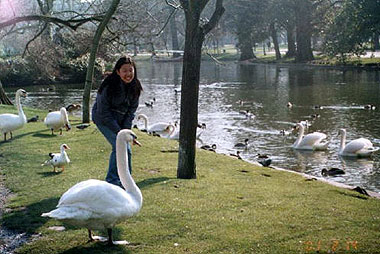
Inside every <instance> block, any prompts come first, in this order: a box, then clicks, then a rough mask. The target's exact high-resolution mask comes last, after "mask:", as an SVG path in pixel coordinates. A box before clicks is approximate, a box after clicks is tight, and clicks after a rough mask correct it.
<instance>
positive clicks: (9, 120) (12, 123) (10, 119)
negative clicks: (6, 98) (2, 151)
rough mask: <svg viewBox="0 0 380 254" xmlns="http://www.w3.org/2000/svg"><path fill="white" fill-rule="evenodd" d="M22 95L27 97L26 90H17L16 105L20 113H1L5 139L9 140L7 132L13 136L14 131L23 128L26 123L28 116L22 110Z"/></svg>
mask: <svg viewBox="0 0 380 254" xmlns="http://www.w3.org/2000/svg"><path fill="white" fill-rule="evenodd" d="M20 96H23V97H26V92H25V90H23V89H18V90H17V91H16V100H15V101H16V106H17V110H18V115H15V114H10V113H5V114H1V115H0V132H1V133H3V135H4V141H6V140H7V133H8V132H9V133H10V135H11V139H12V138H13V136H12V131H14V130H17V129H20V128H22V127H23V126H24V125H25V124H26V116H25V114H24V111H23V110H22V106H21V101H20Z"/></svg>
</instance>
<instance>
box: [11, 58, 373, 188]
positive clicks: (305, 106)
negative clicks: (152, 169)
mask: <svg viewBox="0 0 380 254" xmlns="http://www.w3.org/2000/svg"><path fill="white" fill-rule="evenodd" d="M138 68H139V69H138V75H139V78H140V79H141V81H142V83H143V87H144V93H143V94H142V98H141V100H140V107H139V109H138V113H144V114H146V115H147V116H148V117H149V121H150V122H151V123H154V122H156V121H170V122H174V121H175V120H179V114H180V96H181V92H180V83H181V74H182V66H181V64H179V63H150V62H144V63H139V64H138ZM82 88H83V87H82V85H70V86H63V85H61V86H57V85H56V86H54V87H53V86H50V87H49V86H44V87H42V86H33V87H26V88H25V89H26V90H27V91H28V93H29V97H28V98H27V99H26V100H24V104H26V105H28V106H32V107H39V108H46V107H48V108H51V109H57V108H59V107H61V106H65V105H68V104H70V103H78V102H79V103H80V102H81V100H82ZM15 90H16V88H14V87H12V88H7V89H6V91H7V92H9V93H10V96H12V94H13V93H14V91H15ZM92 96H93V98H94V96H95V90H94V91H93V94H92ZM153 98H155V99H156V101H155V104H154V106H153V108H149V107H147V106H145V104H144V102H145V101H148V100H151V99H153ZM240 101H243V103H239V102H240ZM288 102H291V103H292V104H293V107H292V108H288V107H287V103H288ZM366 104H375V105H376V106H377V108H376V110H366V109H364V107H363V106H364V105H366ZM379 107H380V72H379V71H360V70H346V71H343V70H332V69H319V68H318V69H312V68H309V67H305V66H292V67H278V66H277V67H276V66H273V65H249V66H239V65H236V64H234V63H227V64H226V65H223V66H221V65H216V64H215V63H211V62H204V63H202V70H201V84H200V94H199V122H204V123H206V125H207V129H206V130H205V131H204V132H203V133H202V135H201V141H199V145H200V144H202V143H203V144H214V143H215V144H217V152H220V153H228V154H229V153H236V149H234V144H235V143H237V142H241V141H243V140H244V139H246V138H248V139H249V143H250V145H249V148H248V149H246V150H241V155H242V157H243V159H245V160H248V161H255V160H257V154H258V153H260V154H268V155H269V156H270V157H271V158H272V160H273V162H272V165H273V166H277V167H282V168H287V169H291V170H295V171H299V172H304V173H307V174H311V175H315V176H321V169H322V168H331V167H338V168H342V169H344V170H346V174H345V175H343V176H341V177H334V178H332V179H333V180H335V181H337V182H341V183H345V184H350V185H352V186H356V185H359V186H362V187H365V188H367V189H369V190H373V191H377V192H380V169H379V161H380V153H379V154H377V155H375V156H373V158H369V159H344V158H341V157H339V156H338V147H339V143H340V138H339V137H338V136H337V135H338V130H339V129H340V128H346V129H347V140H348V141H349V140H352V139H356V138H359V137H365V138H368V139H369V140H371V141H372V143H373V144H374V146H380V111H379ZM242 110H249V111H250V112H252V114H254V115H255V117H254V118H251V119H248V118H246V117H245V115H243V114H240V113H239V112H240V111H242ZM316 114H318V115H319V116H320V117H318V118H316V119H314V118H313V117H312V115H316ZM301 120H308V121H309V122H310V123H311V126H310V128H309V130H308V132H313V131H320V132H323V133H325V134H327V136H328V139H329V140H330V144H329V147H328V150H327V151H322V152H299V151H294V150H293V149H292V148H291V145H292V144H293V142H294V141H295V139H296V136H297V133H291V129H292V127H293V126H294V124H295V123H296V122H299V121H301ZM138 124H139V125H140V126H141V123H138ZM280 130H286V131H287V132H288V131H289V132H290V134H289V135H285V136H283V135H281V134H280Z"/></svg>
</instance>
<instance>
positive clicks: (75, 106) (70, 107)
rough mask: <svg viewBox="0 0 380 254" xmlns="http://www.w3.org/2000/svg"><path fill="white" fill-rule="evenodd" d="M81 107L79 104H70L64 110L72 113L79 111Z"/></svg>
mask: <svg viewBox="0 0 380 254" xmlns="http://www.w3.org/2000/svg"><path fill="white" fill-rule="evenodd" d="M81 107H82V106H81V105H80V104H70V105H67V106H66V107H65V108H66V111H67V112H69V113H72V112H74V111H76V110H79V109H80V108H81Z"/></svg>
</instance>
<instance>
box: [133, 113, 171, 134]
mask: <svg viewBox="0 0 380 254" xmlns="http://www.w3.org/2000/svg"><path fill="white" fill-rule="evenodd" d="M139 120H143V121H144V126H145V130H146V131H147V132H148V133H153V132H156V133H157V132H158V133H160V132H167V131H169V128H168V126H169V125H170V124H169V123H165V122H158V123H155V124H152V125H149V120H148V117H147V116H146V115H145V114H139V115H138V116H137V121H139Z"/></svg>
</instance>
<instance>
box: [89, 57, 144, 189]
mask: <svg viewBox="0 0 380 254" xmlns="http://www.w3.org/2000/svg"><path fill="white" fill-rule="evenodd" d="M141 91H142V86H141V83H140V81H139V80H138V78H137V72H136V65H135V62H134V61H133V60H132V58H130V57H129V56H126V57H125V56H124V57H121V58H120V59H119V60H118V61H117V62H116V64H115V67H114V69H113V72H112V73H111V74H110V75H109V76H107V77H106V78H105V79H104V81H103V82H102V84H101V85H100V87H99V90H98V93H97V95H96V101H95V104H94V106H93V108H92V120H93V121H94V123H95V124H96V126H97V127H98V129H99V131H100V132H101V133H102V134H103V135H104V137H105V138H106V139H107V141H108V142H109V143H110V144H111V146H112V152H111V154H110V159H109V165H108V173H107V176H106V181H107V182H109V183H112V184H115V185H118V186H122V185H121V182H120V179H119V175H118V173H117V166H116V136H117V133H118V132H119V131H120V130H121V129H131V126H132V120H133V119H134V118H135V112H136V109H137V107H138V105H139V97H140V94H141ZM131 155H132V154H131V147H130V146H128V163H129V170H130V172H132V163H131V162H132V160H131Z"/></svg>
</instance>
